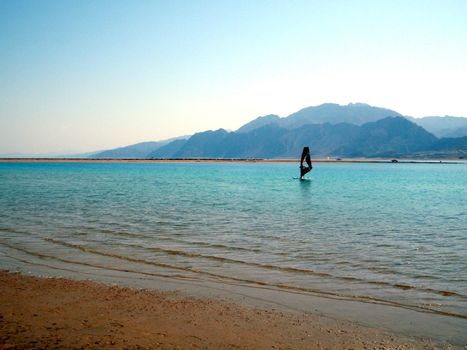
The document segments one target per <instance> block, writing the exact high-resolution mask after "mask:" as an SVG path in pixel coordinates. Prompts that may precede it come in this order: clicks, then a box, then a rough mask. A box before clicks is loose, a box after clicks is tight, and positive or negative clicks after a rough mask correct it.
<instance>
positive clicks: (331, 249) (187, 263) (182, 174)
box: [0, 163, 467, 318]
mask: <svg viewBox="0 0 467 350" xmlns="http://www.w3.org/2000/svg"><path fill="white" fill-rule="evenodd" d="M297 173H298V166H297V165H296V164H291V163H0V268H2V269H10V270H19V271H30V270H31V269H33V268H34V267H37V266H41V271H42V273H45V274H47V273H48V272H50V274H52V272H53V273H57V271H75V272H77V273H83V274H87V275H92V276H94V277H97V278H99V276H105V275H106V274H118V273H121V276H122V278H128V279H129V280H130V279H131V278H132V277H134V276H138V278H146V279H151V278H156V277H160V276H166V277H170V278H173V279H183V280H193V281H200V282H202V281H208V280H215V281H217V282H221V283H222V282H225V283H239V284H241V283H245V284H249V285H257V286H261V287H264V286H268V287H272V288H282V289H284V290H289V291H299V292H301V293H318V294H320V295H324V296H330V297H336V296H338V297H344V298H352V299H354V298H356V299H358V300H362V301H368V302H378V303H379V302H381V303H388V304H392V305H399V306H403V307H410V308H415V309H418V310H425V311H430V312H431V311H433V312H436V313H445V314H449V315H453V317H463V318H467V165H466V164H400V163H399V164H328V163H317V164H315V166H314V169H313V171H312V172H311V175H310V176H309V180H308V181H298V180H297V179H294V178H293V177H294V176H297Z"/></svg>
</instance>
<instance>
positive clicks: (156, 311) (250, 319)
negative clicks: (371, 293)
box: [0, 272, 452, 350]
mask: <svg viewBox="0 0 467 350" xmlns="http://www.w3.org/2000/svg"><path fill="white" fill-rule="evenodd" d="M0 291H1V294H0V349H42V348H46V349H81V348H84V349H107V348H108V349H355V350H358V349H434V348H452V347H451V346H449V345H441V344H435V343H433V342H431V341H429V340H421V339H416V338H409V337H406V336H403V335H400V334H395V333H389V332H387V331H384V330H381V329H377V328H371V327H365V326H361V325H358V324H356V323H353V322H350V321H342V320H336V319H332V318H328V317H324V316H320V315H314V314H310V313H300V312H296V313H292V312H290V313H288V312H283V311H280V310H278V309H271V308H269V309H267V308H257V307H252V306H246V305H242V304H240V303H233V302H231V301H227V300H224V299H220V298H195V297H188V296H186V295H183V294H181V293H177V292H162V291H155V290H145V289H131V288H125V287H118V286H111V285H105V284H99V283H96V282H90V281H75V280H68V279H63V278H38V277H31V276H25V275H21V274H18V273H8V272H0Z"/></svg>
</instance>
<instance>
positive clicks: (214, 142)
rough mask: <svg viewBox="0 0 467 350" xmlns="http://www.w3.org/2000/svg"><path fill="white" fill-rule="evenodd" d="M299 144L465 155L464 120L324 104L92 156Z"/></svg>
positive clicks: (247, 153)
mask: <svg viewBox="0 0 467 350" xmlns="http://www.w3.org/2000/svg"><path fill="white" fill-rule="evenodd" d="M449 136H451V137H449ZM304 145H308V146H310V148H311V153H312V156H313V157H328V156H329V157H440V158H444V157H450V158H459V157H461V158H463V157H465V156H466V154H467V118H462V117H426V118H418V119H417V118H411V117H404V116H402V115H401V114H400V113H398V112H396V111H393V110H390V109H385V108H379V107H372V106H369V105H367V104H363V103H356V104H349V105H346V106H341V105H338V104H332V103H326V104H322V105H319V106H315V107H307V108H304V109H302V110H300V111H298V112H296V113H293V114H291V115H289V116H288V117H285V118H280V117H279V116H277V115H268V116H264V117H258V118H256V119H254V120H252V121H251V122H249V123H247V124H245V125H243V126H242V127H240V128H239V129H238V130H236V131H235V132H228V131H226V130H224V129H219V130H216V131H211V130H210V131H205V132H200V133H196V134H194V135H192V136H191V137H180V138H177V139H174V140H166V141H160V142H145V143H140V144H136V145H131V146H127V147H122V148H118V149H115V150H108V151H105V152H100V153H97V154H94V155H92V157H93V158H297V157H298V153H300V151H301V148H302V147H303V146H304Z"/></svg>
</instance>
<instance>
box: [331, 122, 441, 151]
mask: <svg viewBox="0 0 467 350" xmlns="http://www.w3.org/2000/svg"><path fill="white" fill-rule="evenodd" d="M436 141H437V139H436V137H435V136H434V135H432V134H430V133H429V132H427V131H426V130H425V129H423V128H422V127H420V126H418V125H416V124H414V123H412V122H410V121H409V120H407V119H405V118H403V117H390V118H385V119H381V120H378V121H376V122H373V123H367V124H364V125H362V126H361V127H360V130H359V136H358V137H357V138H356V139H355V140H354V141H353V142H351V143H349V144H348V145H346V146H344V147H342V148H339V149H337V150H336V152H337V154H339V155H342V156H346V157H385V156H398V155H404V154H410V153H414V152H418V151H421V150H424V149H428V148H429V147H430V146H431V145H433V144H434V142H436Z"/></svg>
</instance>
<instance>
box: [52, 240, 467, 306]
mask: <svg viewBox="0 0 467 350" xmlns="http://www.w3.org/2000/svg"><path fill="white" fill-rule="evenodd" d="M45 240H47V241H50V242H53V243H56V244H61V245H64V246H68V247H73V248H76V249H80V250H83V251H86V252H93V253H96V254H102V255H108V256H113V257H118V258H121V259H126V260H129V261H133V262H142V263H148V261H147V260H144V259H136V258H131V257H128V256H123V255H118V254H112V253H106V252H101V251H97V250H95V249H93V248H90V247H86V246H82V245H79V244H72V243H67V242H63V241H60V240H56V239H52V238H46V239H45ZM127 246H136V247H138V248H142V249H145V250H149V251H158V252H163V253H166V254H171V255H179V256H185V257H192V258H204V259H210V260H216V261H219V262H223V263H233V264H242V265H247V266H253V267H259V268H263V269H271V270H278V271H284V272H292V273H301V274H308V275H314V276H319V277H326V278H330V279H334V280H343V281H347V282H359V283H368V284H374V285H380V286H387V287H392V288H397V289H402V290H417V291H421V292H428V293H435V294H439V295H443V296H455V297H458V298H462V299H467V296H466V295H463V294H460V293H457V292H453V291H439V290H436V289H433V288H424V287H417V286H411V285H405V284H398V283H390V282H385V281H372V280H366V279H363V278H358V277H353V276H336V275H332V274H330V273H327V272H319V271H314V270H311V269H302V268H297V267H287V266H277V265H271V264H260V263H255V262H248V261H244V260H237V259H231V258H225V257H218V256H213V255H204V254H199V253H190V252H185V251H181V250H173V249H165V248H160V247H142V246H140V245H131V244H127ZM150 263H151V264H157V265H159V266H164V267H170V268H174V266H173V265H169V264H164V263H159V262H158V263H155V262H150ZM177 268H178V269H184V270H189V271H193V272H197V273H207V272H204V271H198V270H195V269H191V268H185V267H177ZM214 275H216V274H214Z"/></svg>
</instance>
